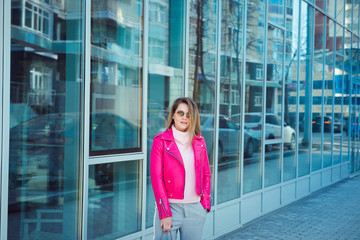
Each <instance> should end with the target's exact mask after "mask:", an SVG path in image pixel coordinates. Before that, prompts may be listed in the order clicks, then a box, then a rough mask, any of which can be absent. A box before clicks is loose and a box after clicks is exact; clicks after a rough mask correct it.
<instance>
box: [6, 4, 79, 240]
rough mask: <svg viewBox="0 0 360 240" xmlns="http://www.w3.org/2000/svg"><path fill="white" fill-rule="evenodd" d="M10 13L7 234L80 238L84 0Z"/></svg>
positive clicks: (26, 7)
mask: <svg viewBox="0 0 360 240" xmlns="http://www.w3.org/2000/svg"><path fill="white" fill-rule="evenodd" d="M11 13H12V14H11V30H10V31H11V46H10V47H11V50H10V51H11V56H10V59H11V69H10V109H9V110H10V111H9V113H10V124H9V125H10V130H9V131H10V139H9V140H10V149H9V159H8V161H9V173H8V174H9V179H8V218H7V226H8V231H7V236H8V239H39V238H42V239H80V232H81V228H80V226H81V225H80V224H79V223H80V222H81V221H80V220H81V204H82V203H81V202H80V200H79V199H80V191H79V190H80V186H81V184H82V183H81V180H80V179H81V178H80V176H81V173H82V169H81V166H82V161H83V160H82V158H81V157H80V156H81V153H82V148H83V145H82V141H83V139H82V137H81V136H82V126H83V118H84V115H83V107H82V101H83V98H84V65H83V59H84V52H83V50H84V48H83V46H84V28H83V27H84V20H85V19H84V18H82V16H83V15H84V1H80V0H79V1H36V2H33V1H11ZM2 220H4V219H2Z"/></svg>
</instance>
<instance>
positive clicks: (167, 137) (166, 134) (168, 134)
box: [162, 128, 202, 141]
mask: <svg viewBox="0 0 360 240" xmlns="http://www.w3.org/2000/svg"><path fill="white" fill-rule="evenodd" d="M162 137H163V138H164V139H165V140H168V141H173V140H174V136H173V132H172V129H171V128H169V129H167V130H165V131H164V132H163V134H162ZM201 139H202V136H201V135H195V136H194V140H201Z"/></svg>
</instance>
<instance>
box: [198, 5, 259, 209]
mask: <svg viewBox="0 0 360 240" xmlns="http://www.w3.org/2000/svg"><path fill="white" fill-rule="evenodd" d="M222 4H223V5H222V11H223V12H222V24H221V26H222V30H221V34H222V35H221V39H222V40H221V43H222V45H221V68H220V75H221V80H220V116H219V155H218V181H219V182H221V183H222V184H218V191H217V193H218V194H217V202H218V203H222V202H225V201H228V200H231V199H235V198H238V197H240V189H241V188H240V179H241V178H240V160H241V156H240V136H241V132H242V131H241V127H240V126H241V125H240V123H241V116H240V112H241V102H240V99H241V97H240V96H241V91H242V87H241V86H242V85H241V82H242V66H243V64H242V62H243V61H242V46H243V39H242V32H243V24H242V17H243V13H242V9H243V5H242V2H240V1H223V2H222ZM203 126H204V125H203ZM256 141H257V139H256V138H254V137H253V136H252V135H251V134H250V133H249V132H248V131H246V130H245V131H244V158H245V159H248V158H251V157H252V156H253V155H254V152H255V149H256Z"/></svg>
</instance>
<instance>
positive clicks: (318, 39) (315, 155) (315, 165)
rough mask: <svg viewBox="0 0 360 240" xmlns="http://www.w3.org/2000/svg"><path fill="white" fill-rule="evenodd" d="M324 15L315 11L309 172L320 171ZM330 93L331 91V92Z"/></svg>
mask: <svg viewBox="0 0 360 240" xmlns="http://www.w3.org/2000/svg"><path fill="white" fill-rule="evenodd" d="M324 18H325V17H324V15H323V14H322V13H320V12H319V11H317V10H315V29H314V30H315V33H314V34H315V36H314V37H315V39H314V68H313V92H312V93H313V100H312V152H311V153H312V166H311V170H312V171H316V170H319V169H321V165H322V163H321V161H322V159H321V157H322V155H321V154H322V146H321V145H322V140H323V139H322V137H321V136H322V135H321V132H322V122H323V116H322V107H323V97H322V96H323V85H324V81H323V73H324V70H323V67H324V64H323V62H324V56H325V55H324V43H325V42H324V40H325V33H324ZM331 93H332V91H331Z"/></svg>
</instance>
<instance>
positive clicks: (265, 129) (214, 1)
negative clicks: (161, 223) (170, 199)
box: [0, 0, 360, 239]
mask: <svg viewBox="0 0 360 240" xmlns="http://www.w3.org/2000/svg"><path fill="white" fill-rule="evenodd" d="M4 6H8V7H7V8H6V9H5V8H4V9H1V10H0V11H3V12H2V14H4V19H5V20H6V19H8V20H9V22H11V26H5V25H4V26H3V27H4V29H5V30H4V31H3V32H1V34H0V35H1V36H4V37H5V38H6V37H8V38H9V39H8V41H9V43H8V44H7V45H3V46H1V47H2V48H3V49H4V52H5V53H8V55H9V57H10V59H9V66H10V67H9V68H3V67H2V68H0V70H1V71H3V72H1V73H0V75H1V76H5V78H4V83H5V84H4V86H5V87H4V91H7V92H6V93H7V94H8V95H9V99H6V95H5V94H4V95H1V98H2V99H1V100H2V107H3V109H2V111H3V112H4V114H6V113H8V116H9V121H2V120H1V121H0V123H1V124H3V126H2V129H4V131H7V130H8V132H9V139H1V141H0V142H2V143H4V142H5V141H7V142H9V147H8V149H4V150H3V151H4V154H3V156H8V157H7V158H2V159H1V161H2V174H3V176H8V178H7V179H6V180H7V181H5V182H3V181H2V183H1V184H2V189H7V190H8V193H6V192H4V193H5V194H2V199H3V200H4V199H6V200H7V202H8V204H7V205H8V208H7V209H5V210H3V209H1V211H2V213H4V212H3V211H5V212H7V214H2V218H1V222H2V224H1V226H2V229H1V231H2V232H1V234H2V236H5V235H4V232H5V234H6V235H7V239H40V238H41V239H85V238H86V239H119V238H120V239H121V238H125V239H151V238H152V236H151V234H152V225H153V216H154V206H155V205H154V195H153V190H152V186H151V181H150V168H149V165H150V159H149V155H150V154H149V153H150V150H151V146H152V142H153V138H154V137H155V136H156V135H157V134H159V133H160V132H162V131H164V130H165V129H166V123H167V118H168V114H169V108H170V106H171V104H172V103H173V101H174V100H175V99H176V98H178V97H183V96H189V97H191V98H193V99H194V100H195V101H196V102H197V104H198V107H199V110H200V117H201V130H202V134H203V136H204V138H205V140H206V145H207V150H208V155H209V161H210V167H211V173H212V193H211V195H212V198H211V201H212V206H213V207H212V213H210V214H209V215H208V217H207V220H206V221H207V223H206V229H205V232H206V234H205V235H206V237H207V238H208V237H209V238H211V237H213V236H218V235H219V233H220V232H221V233H225V232H227V231H230V230H231V229H232V230H233V229H235V227H236V226H241V225H243V224H244V223H247V222H249V221H251V220H252V219H255V218H257V217H260V216H261V215H263V214H265V213H267V212H269V211H270V210H274V209H277V208H279V207H281V206H282V204H287V203H290V202H292V201H295V200H297V199H300V198H301V197H304V196H307V195H309V194H311V191H313V190H314V189H312V187H313V186H318V187H317V189H319V188H322V187H324V186H326V185H328V184H331V183H334V182H336V181H339V180H341V179H343V178H345V177H347V176H348V175H349V173H355V172H357V171H359V170H360V150H359V149H360V134H359V131H360V128H359V124H360V120H359V119H360V116H359V114H360V75H359V70H360V65H359V62H360V51H359V33H360V24H359V14H360V12H359V3H358V2H357V1H350V0H329V1H323V0H311V1H301V0H286V1H285V0H268V1H263V0H248V1H243V0H147V1H144V0H105V1H83V0H75V1H69V0H61V1H58V0H23V1H20V0H13V1H11V3H6V4H4ZM7 10H11V15H10V14H9V12H10V11H9V12H7ZM4 43H5V44H6V41H4ZM0 44H3V42H0ZM5 53H4V54H5ZM4 56H7V55H6V54H5V55H4ZM4 60H5V61H6V59H5V58H4ZM4 66H7V65H6V64H4ZM6 76H9V77H6ZM85 76H87V77H85ZM7 85H9V86H7ZM0 93H1V94H3V92H2V91H0ZM4 119H5V118H4ZM4 136H6V135H4ZM5 153H6V154H5ZM4 163H6V164H4ZM7 165H8V168H7V167H6V166H7ZM289 189H290V190H289ZM278 199H279V201H278V203H277V200H278ZM280 199H281V200H280ZM268 209H270V210H269V211H268ZM224 216H231V217H224ZM230 219H231V221H230ZM4 226H5V227H6V229H5V230H4Z"/></svg>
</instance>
